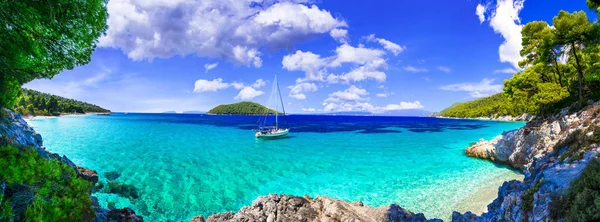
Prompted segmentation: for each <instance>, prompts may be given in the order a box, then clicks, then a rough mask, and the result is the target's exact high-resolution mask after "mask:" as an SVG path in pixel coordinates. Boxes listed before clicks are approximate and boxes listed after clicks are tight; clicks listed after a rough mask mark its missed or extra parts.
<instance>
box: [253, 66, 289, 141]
mask: <svg viewBox="0 0 600 222" xmlns="http://www.w3.org/2000/svg"><path fill="white" fill-rule="evenodd" d="M273 95H275V97H273ZM269 100H273V102H274V103H275V110H273V111H274V113H273V114H275V125H273V126H267V125H266V124H267V118H268V117H269V115H270V114H272V113H266V114H265V117H264V120H263V121H262V124H261V125H260V126H259V127H258V129H255V130H254V131H255V132H256V133H255V136H256V138H258V139H273V138H281V137H285V136H287V135H288V133H289V132H290V129H288V128H280V127H279V111H278V108H279V105H281V109H282V111H283V117H284V119H285V118H286V117H285V108H284V107H283V98H281V91H280V90H279V81H278V80H277V75H275V80H273V90H272V91H271V97H270V99H269ZM259 121H260V120H259ZM285 123H286V125H287V119H286V121H285Z"/></svg>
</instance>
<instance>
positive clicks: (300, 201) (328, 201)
mask: <svg viewBox="0 0 600 222" xmlns="http://www.w3.org/2000/svg"><path fill="white" fill-rule="evenodd" d="M191 221H192V222H204V221H208V222H228V221H268V222H273V221H372V222H376V221H398V222H400V221H414V222H418V221H441V220H439V219H433V220H427V218H425V216H424V215H423V214H415V213H412V212H410V211H407V210H405V209H403V208H402V207H400V206H398V205H395V204H392V205H390V206H388V207H379V208H372V207H368V206H365V205H363V204H362V203H361V202H352V203H350V202H345V201H342V200H337V199H333V198H329V197H317V198H314V199H313V198H310V197H308V196H305V197H297V196H287V195H274V194H271V195H268V196H263V197H259V198H258V199H256V200H254V202H252V205H251V206H246V207H243V208H242V209H241V210H240V211H238V212H237V213H233V212H228V213H221V214H213V215H211V216H209V217H208V218H207V219H206V220H205V219H204V217H203V216H197V217H194V218H193V219H192V220H191Z"/></svg>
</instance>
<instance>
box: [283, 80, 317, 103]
mask: <svg viewBox="0 0 600 222" xmlns="http://www.w3.org/2000/svg"><path fill="white" fill-rule="evenodd" d="M288 88H289V89H290V94H289V96H290V97H292V98H294V99H297V100H305V99H306V95H304V92H315V91H317V85H316V84H314V83H308V82H301V83H297V84H296V85H293V86H289V87H288Z"/></svg>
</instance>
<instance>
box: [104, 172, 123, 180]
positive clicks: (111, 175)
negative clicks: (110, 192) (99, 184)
mask: <svg viewBox="0 0 600 222" xmlns="http://www.w3.org/2000/svg"><path fill="white" fill-rule="evenodd" d="M120 176H121V173H119V172H117V171H109V172H106V173H104V177H105V178H106V179H107V180H116V179H117V178H119V177H120Z"/></svg>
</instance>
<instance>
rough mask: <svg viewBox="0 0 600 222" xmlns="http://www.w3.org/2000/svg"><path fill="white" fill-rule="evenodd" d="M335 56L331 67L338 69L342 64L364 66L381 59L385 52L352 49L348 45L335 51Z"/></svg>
mask: <svg viewBox="0 0 600 222" xmlns="http://www.w3.org/2000/svg"><path fill="white" fill-rule="evenodd" d="M335 52H336V55H335V58H334V59H333V61H332V62H331V64H329V65H330V66H331V67H338V66H340V65H341V64H343V63H353V64H359V65H362V64H366V63H368V62H371V61H373V60H376V59H381V58H382V57H383V56H384V55H385V52H384V51H382V50H379V49H373V48H365V47H361V46H359V47H354V46H351V45H348V44H343V45H341V46H339V47H337V48H336V49H335Z"/></svg>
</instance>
